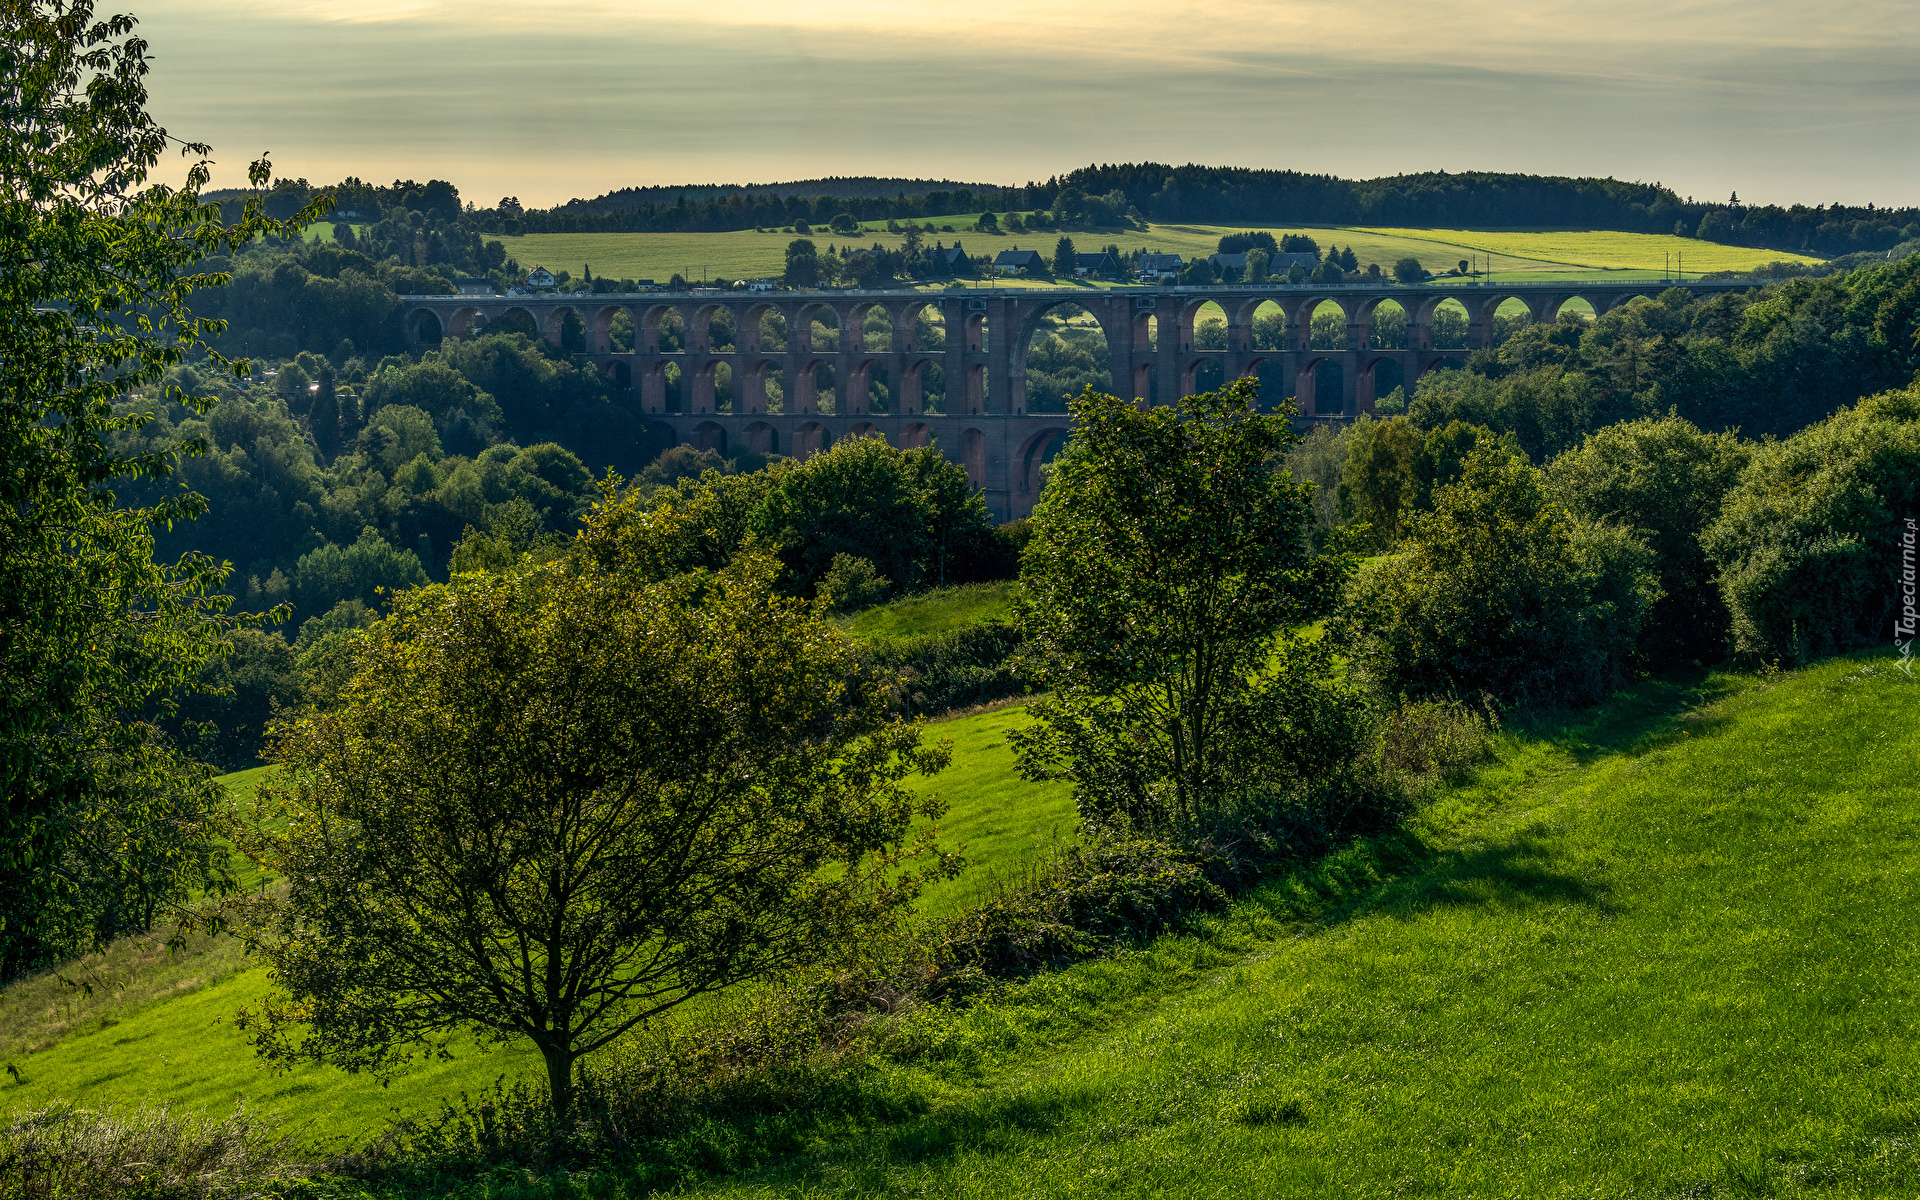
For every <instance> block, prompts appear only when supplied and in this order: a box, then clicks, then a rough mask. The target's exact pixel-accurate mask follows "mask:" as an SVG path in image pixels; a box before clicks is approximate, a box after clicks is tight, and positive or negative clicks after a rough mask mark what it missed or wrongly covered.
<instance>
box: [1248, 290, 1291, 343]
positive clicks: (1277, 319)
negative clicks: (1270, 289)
mask: <svg viewBox="0 0 1920 1200" xmlns="http://www.w3.org/2000/svg"><path fill="white" fill-rule="evenodd" d="M1248 315H1249V317H1250V320H1249V321H1248V324H1249V325H1251V326H1252V327H1253V329H1252V333H1253V348H1254V349H1255V350H1285V349H1286V348H1287V314H1286V312H1285V311H1283V310H1282V309H1281V307H1280V306H1279V305H1278V304H1276V303H1274V302H1273V301H1272V300H1262V301H1260V302H1259V303H1258V304H1256V305H1254V306H1253V311H1252V312H1251V313H1250V314H1248Z"/></svg>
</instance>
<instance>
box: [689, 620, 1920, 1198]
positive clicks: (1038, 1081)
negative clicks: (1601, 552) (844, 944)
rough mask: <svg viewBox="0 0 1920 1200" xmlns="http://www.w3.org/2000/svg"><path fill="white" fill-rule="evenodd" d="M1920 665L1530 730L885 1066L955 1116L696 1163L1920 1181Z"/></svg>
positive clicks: (1512, 1186)
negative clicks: (1422, 807) (1234, 892)
mask: <svg viewBox="0 0 1920 1200" xmlns="http://www.w3.org/2000/svg"><path fill="white" fill-rule="evenodd" d="M1917 686H1920V685H1916V683H1915V682H1914V681H1912V680H1910V679H1908V678H1907V677H1906V676H1904V675H1902V674H1900V673H1899V672H1898V671H1896V670H1895V669H1894V667H1893V666H1892V664H1891V662H1890V661H1889V660H1888V658H1887V656H1886V655H1884V654H1881V655H1877V656H1875V657H1874V658H1871V659H1869V658H1866V657H1858V658H1852V659H1838V660H1833V661H1829V662H1826V663H1823V664H1819V665H1816V666H1814V667H1811V668H1808V669H1805V670H1802V671H1798V672H1793V673H1790V674H1787V675H1784V676H1781V677H1779V678H1778V679H1777V680H1774V681H1765V680H1759V681H1756V680H1753V679H1751V678H1738V677H1728V676H1708V677H1704V678H1699V679H1694V680H1686V681H1678V682H1675V681H1668V682H1664V683H1652V684H1647V685H1643V686H1641V687H1639V688H1637V689H1633V690H1631V691H1629V692H1627V693H1623V694H1621V695H1619V696H1617V697H1615V698H1614V699H1613V700H1612V701H1610V702H1608V703H1607V704H1606V705H1604V706H1602V707H1601V708H1599V709H1597V710H1595V711H1594V712H1592V713H1589V714H1585V715H1582V716H1578V717H1574V718H1570V719H1566V720H1560V721H1543V722H1541V723H1539V724H1538V725H1537V726H1535V727H1533V728H1531V729H1529V730H1523V731H1521V732H1517V733H1511V734H1509V735H1507V736H1506V737H1504V738H1503V739H1502V742H1501V745H1500V747H1499V750H1498V752H1497V756H1496V760H1495V761H1494V762H1492V763H1491V764H1489V765H1488V766H1487V767H1485V768H1484V769H1482V770H1480V771H1479V772H1478V773H1477V775H1476V777H1475V778H1473V779H1471V780H1469V781H1466V782H1465V783H1463V784H1461V785H1460V786H1458V787H1456V788H1454V789H1452V790H1451V791H1450V792H1449V793H1447V794H1445V795H1444V796H1443V797H1441V798H1440V799H1439V800H1438V801H1436V802H1435V803H1434V804H1433V805H1432V806H1431V807H1430V808H1429V809H1428V810H1427V811H1426V813H1425V814H1424V815H1423V817H1422V818H1421V819H1420V820H1418V821H1416V822H1415V823H1414V825H1413V827H1412V828H1411V829H1410V830H1409V831H1408V833H1407V834H1406V835H1404V836H1401V837H1394V838H1387V839H1383V840H1381V841H1379V842H1376V843H1374V844H1372V845H1369V846H1363V847H1358V848H1356V849H1355V850H1354V851H1352V852H1350V853H1347V854H1344V855H1341V856H1339V857H1337V858H1336V859H1334V860H1332V861H1330V862H1328V863H1326V864H1323V865H1322V866H1320V867H1317V868H1315V869H1313V870H1310V871H1306V872H1303V873H1301V874H1300V875H1298V876H1295V877H1292V878H1288V879H1282V880H1278V881H1275V882H1273V883H1271V884H1269V885H1267V886H1266V887H1264V888H1263V889H1261V890H1260V891H1259V892H1257V893H1256V894H1254V895H1253V896H1252V897H1251V898H1250V899H1248V900H1246V901H1244V902H1242V903H1240V904H1238V905H1237V906H1236V907H1235V908H1234V910H1233V911H1232V913H1231V914H1230V915H1229V916H1227V917H1225V918H1223V919H1221V920H1219V921H1217V922H1214V923H1212V924H1211V925H1210V926H1209V927H1208V928H1207V929H1206V930H1205V931H1204V932H1202V933H1199V934H1196V935H1190V936H1184V937H1168V938H1163V939H1161V940H1160V941H1158V942H1156V943H1155V944H1153V945H1152V946H1151V947H1148V948H1145V949H1143V950H1141V951H1139V952H1137V953H1135V954H1131V955H1126V956H1122V957H1120V958H1118V959H1112V960H1107V961H1101V962H1092V963H1087V964H1083V965H1082V966H1079V967H1075V968H1072V969H1070V970H1068V971H1066V972H1062V973H1061V974H1059V975H1057V976H1048V977H1042V978H1041V979H1037V980H1035V981H1032V982H1031V983H1029V984H1024V985H1019V986H1017V987H1015V988H1013V989H1011V990H1010V991H1009V992H1008V993H1007V994H1005V995H1004V996H1003V997H1001V999H1000V1001H999V1002H998V1003H996V1004H995V1005H991V1006H988V1007H987V1008H986V1009H983V1010H977V1011H976V1012H975V1013H974V1014H971V1015H962V1016H960V1017H957V1018H955V1020H954V1027H953V1028H952V1029H951V1030H950V1031H949V1033H948V1036H949V1038H950V1039H952V1041H953V1042H955V1043H957V1044H961V1045H964V1047H965V1050H964V1052H962V1051H958V1050H956V1051H954V1052H953V1053H951V1054H949V1055H946V1056H936V1057H935V1058H934V1060H933V1061H930V1062H923V1063H919V1064H915V1065H912V1066H906V1067H900V1068H896V1069H895V1072H894V1073H893V1074H892V1075H890V1076H888V1077H887V1079H886V1080H885V1081H884V1083H883V1084H882V1085H880V1086H882V1087H883V1088H884V1089H887V1090H889V1092H890V1094H901V1093H906V1092H918V1093H919V1094H920V1095H922V1096H923V1097H926V1101H925V1103H926V1106H927V1111H926V1112H925V1113H924V1114H923V1115H920V1116H917V1117H912V1118H908V1119H903V1120H897V1121H892V1122H884V1123H880V1124H877V1125H875V1126H873V1127H870V1128H868V1129H865V1130H863V1131H860V1132H858V1133H856V1134H854V1135H852V1136H848V1137H844V1138H841V1139H838V1140H835V1141H832V1142H828V1143H824V1144H819V1145H815V1146H812V1147H810V1148H809V1152H808V1153H806V1154H805V1155H801V1156H795V1157H794V1158H792V1159H790V1160H788V1161H787V1162H786V1163H785V1164H784V1165H783V1166H782V1167H781V1168H779V1169H776V1170H772V1171H766V1172H762V1173H759V1174H755V1175H746V1176H736V1177H733V1178H728V1179H719V1180H714V1181H711V1182H710V1183H709V1185H708V1186H707V1187H706V1188H704V1189H694V1190H695V1191H696V1192H698V1194H706V1195H725V1196H737V1197H749V1196H751V1197H762V1196H767V1197H770V1196H776V1195H778V1196H807V1197H818V1196H829V1195H832V1196H881V1195H930V1196H969V1197H999V1196H1007V1197H1012V1196H1021V1197H1037V1196H1060V1197H1067V1196H1083V1195H1093V1194H1099V1195H1109V1196H1143V1197H1144V1196H1165V1195H1182V1196H1212V1195H1235V1194H1253V1195H1262V1196H1301V1197H1308V1196H1352V1197H1373V1196H1381V1197H1384V1196H1389V1195H1393V1196H1400V1195H1433V1196H1439V1195H1446V1196H1489V1197H1494V1196H1499V1197H1509V1196H1527V1197H1535V1196H1541V1197H1576V1196H1580V1197H1587V1196H1609V1197H1634V1196H1644V1197H1679V1196H1696V1197H1709V1196H1812V1195H1821V1196H1895V1195H1901V1196H1910V1195H1913V1194H1915V1192H1916V1190H1920V1143H1916V1141H1915V1140H1914V1138H1913V1132H1914V1130H1915V1127H1916V1126H1920V1091H1917V1090H1916V1079H1920V1043H1917V1042H1916V1040H1915V1039H1914V1038H1913V1036H1912V1030H1913V1028H1914V1027H1915V1025H1916V1023H1917V1022H1920V946H1916V944H1915V943H1914V941H1913V939H1911V938H1909V937H1907V936H1906V935H1905V917H1904V914H1907V913H1910V912H1913V911H1914V910H1915V906H1916V904H1920V864H1916V861H1915V859H1914V856H1913V853H1912V847H1913V846H1914V844H1915V841H1916V838H1920V785H1917V784H1916V780H1915V775H1914V770H1915V768H1914V765H1913V764H1914V763H1915V761H1916V760H1920V730H1916V727H1915V725H1914V723H1913V722H1912V720H1911V719H1910V715H1911V713H1912V712H1913V710H1914V706H1915V703H1916V701H1917V700H1920V695H1917V694H1916V691H1915V689H1916V687H1917ZM682 1194H684V1193H682Z"/></svg>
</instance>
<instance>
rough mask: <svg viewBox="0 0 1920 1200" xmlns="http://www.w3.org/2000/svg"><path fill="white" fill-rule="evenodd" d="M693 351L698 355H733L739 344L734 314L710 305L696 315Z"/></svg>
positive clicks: (718, 306)
mask: <svg viewBox="0 0 1920 1200" xmlns="http://www.w3.org/2000/svg"><path fill="white" fill-rule="evenodd" d="M693 332H694V339H693V345H692V349H693V351H694V352H695V353H698V354H731V353H733V351H734V350H735V349H736V348H737V346H738V344H739V330H738V329H736V328H735V326H734V321H733V313H732V311H730V310H729V309H726V308H722V307H721V306H720V305H717V304H709V305H707V306H706V307H704V308H702V309H701V310H700V311H699V312H698V313H695V314H694V331H693Z"/></svg>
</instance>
